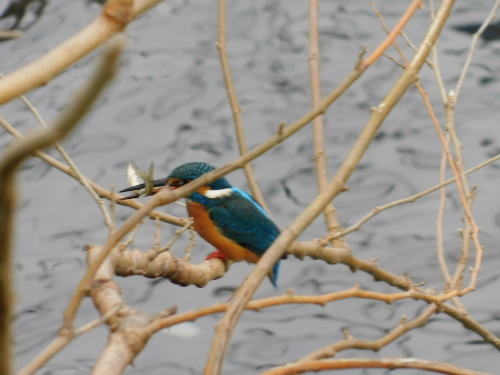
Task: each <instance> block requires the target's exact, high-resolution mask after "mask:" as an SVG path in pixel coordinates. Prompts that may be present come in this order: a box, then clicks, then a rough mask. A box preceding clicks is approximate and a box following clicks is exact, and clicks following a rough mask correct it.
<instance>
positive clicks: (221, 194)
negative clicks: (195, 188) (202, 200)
mask: <svg viewBox="0 0 500 375" xmlns="http://www.w3.org/2000/svg"><path fill="white" fill-rule="evenodd" d="M231 194H233V189H231V188H227V189H220V190H208V191H207V192H206V193H204V194H203V195H204V196H205V197H207V198H210V199H216V198H225V197H229V196H230V195H231Z"/></svg>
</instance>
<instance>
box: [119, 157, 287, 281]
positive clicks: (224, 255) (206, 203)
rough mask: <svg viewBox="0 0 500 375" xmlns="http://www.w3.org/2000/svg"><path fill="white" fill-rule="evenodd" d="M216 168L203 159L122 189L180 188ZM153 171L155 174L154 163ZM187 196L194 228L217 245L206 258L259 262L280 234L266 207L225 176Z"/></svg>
mask: <svg viewBox="0 0 500 375" xmlns="http://www.w3.org/2000/svg"><path fill="white" fill-rule="evenodd" d="M214 169H216V168H215V167H214V166H212V165H210V164H207V163H201V162H193V163H186V164H182V165H180V166H179V167H177V168H175V169H174V170H173V171H172V172H171V173H170V174H169V175H168V176H167V177H166V178H162V179H159V180H154V181H153V180H152V178H151V179H150V181H145V183H143V184H138V185H135V186H131V187H129V188H127V189H123V190H121V191H120V193H121V192H126V191H136V192H137V191H138V190H140V189H146V190H147V193H146V195H150V194H154V193H155V192H157V191H158V190H159V189H160V188H163V187H166V188H168V189H177V188H179V187H181V186H183V185H185V184H187V183H188V182H190V181H193V180H195V179H196V178H198V177H200V176H202V175H204V174H206V173H208V172H211V171H213V170H214ZM150 173H151V174H152V167H151V168H150ZM141 177H142V176H141ZM142 178H143V179H144V177H142ZM148 185H149V186H148ZM139 196H141V193H140V192H137V193H136V194H133V195H131V196H128V197H125V198H123V199H130V198H137V197H139ZM186 199H187V210H188V214H189V216H190V217H192V218H193V225H194V229H195V230H196V232H198V234H199V235H200V236H201V237H203V238H204V239H205V240H206V241H207V242H209V243H210V244H212V245H213V246H215V248H216V251H215V252H214V253H213V254H211V255H209V256H208V257H207V259H210V258H221V259H229V260H232V261H233V262H239V261H242V260H246V261H247V262H249V263H257V262H258V261H259V259H260V257H261V256H262V254H264V252H265V251H266V250H267V249H268V248H269V247H270V246H271V244H272V243H273V242H274V240H275V239H276V238H277V237H278V236H279V234H280V231H279V229H278V227H277V226H276V225H275V224H274V223H273V221H272V220H271V218H270V217H269V215H268V214H267V213H266V212H265V211H264V209H263V208H262V207H261V206H260V205H259V204H258V203H257V202H256V201H255V200H254V199H253V198H252V197H251V196H250V195H249V194H247V193H245V192H244V191H242V190H240V189H237V188H235V187H233V186H231V184H230V183H229V182H228V181H227V180H226V179H225V178H220V179H218V180H216V181H214V182H212V183H210V184H208V185H207V186H203V187H201V188H199V189H198V190H197V191H195V192H194V193H192V194H191V195H189V196H188V197H187V198H186ZM279 266H280V261H278V262H277V263H276V264H275V265H274V267H273V269H272V271H271V272H270V273H269V279H270V280H271V282H272V283H273V285H274V286H275V287H276V288H277V279H278V272H279Z"/></svg>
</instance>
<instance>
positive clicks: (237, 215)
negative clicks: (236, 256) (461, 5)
mask: <svg viewBox="0 0 500 375" xmlns="http://www.w3.org/2000/svg"><path fill="white" fill-rule="evenodd" d="M220 201H221V202H219V204H218V205H216V206H212V207H211V208H210V209H209V210H208V214H209V215H210V219H212V220H213V222H214V223H215V224H216V225H217V227H218V228H219V230H220V231H221V232H222V233H223V234H224V236H226V237H228V238H230V239H231V240H233V241H235V242H236V243H237V244H239V245H241V246H243V247H244V248H246V249H248V250H250V251H253V252H255V253H257V254H258V255H262V254H263V253H264V251H266V250H267V249H268V248H269V246H271V245H272V243H273V242H274V240H275V239H276V237H278V236H279V234H280V232H279V229H278V227H277V226H276V225H275V224H274V223H273V222H272V220H271V219H270V218H269V216H268V215H267V214H266V213H265V211H264V210H263V209H262V208H261V207H260V206H258V204H257V203H256V202H254V201H253V200H250V199H249V198H247V197H246V196H244V195H241V194H240V192H239V191H237V190H236V189H235V193H233V194H232V195H231V196H229V197H227V198H224V199H221V200H220Z"/></svg>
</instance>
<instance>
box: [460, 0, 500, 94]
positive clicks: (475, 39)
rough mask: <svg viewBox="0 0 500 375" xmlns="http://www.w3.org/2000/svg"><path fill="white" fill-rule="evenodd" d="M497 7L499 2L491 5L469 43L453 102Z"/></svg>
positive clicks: (498, 0)
mask: <svg viewBox="0 0 500 375" xmlns="http://www.w3.org/2000/svg"><path fill="white" fill-rule="evenodd" d="M499 5H500V0H496V1H495V4H493V7H492V8H491V10H490V13H489V14H488V17H486V19H485V20H484V22H483V24H482V25H481V27H480V28H479V29H478V30H477V31H476V32H475V33H474V35H473V36H472V42H471V45H470V48H469V54H468V55H467V60H466V61H465V64H464V67H463V69H462V73H460V78H459V79H458V82H457V87H456V88H455V102H456V101H457V100H458V96H459V95H460V92H461V91H462V87H463V85H464V81H465V77H466V76H467V73H468V72H469V67H470V64H471V62H472V58H473V57H474V54H475V52H476V46H477V42H478V41H479V38H480V37H481V35H483V33H484V30H486V28H487V27H488V25H489V24H490V23H491V22H492V21H493V19H494V18H495V16H496V12H497V10H498V6H499Z"/></svg>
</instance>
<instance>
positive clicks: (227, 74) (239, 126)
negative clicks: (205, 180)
mask: <svg viewBox="0 0 500 375" xmlns="http://www.w3.org/2000/svg"><path fill="white" fill-rule="evenodd" d="M218 29H219V30H218V35H219V40H218V42H217V44H216V47H217V51H219V56H220V63H221V66H222V74H223V76H224V82H225V84H226V91H227V97H228V99H229V104H230V106H231V111H232V113H233V121H234V128H235V130H236V138H237V139H238V148H239V149H240V155H245V154H246V153H247V152H248V147H247V142H246V140H245V127H244V125H243V116H242V115H241V106H240V103H239V102H238V96H237V95H236V90H235V89H234V82H233V77H232V74H231V67H230V66H229V58H228V56H227V46H226V0H219V28H218ZM243 169H244V171H245V175H246V178H247V181H248V185H249V186H250V190H251V191H252V195H253V197H254V198H255V200H256V201H257V202H259V204H260V205H261V206H262V207H263V208H264V209H265V210H266V211H267V210H268V209H267V205H266V201H265V200H264V196H263V195H262V192H261V191H260V188H259V184H258V183H257V179H256V178H255V173H254V170H253V167H252V164H251V163H247V164H245V166H244V168H243Z"/></svg>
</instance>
